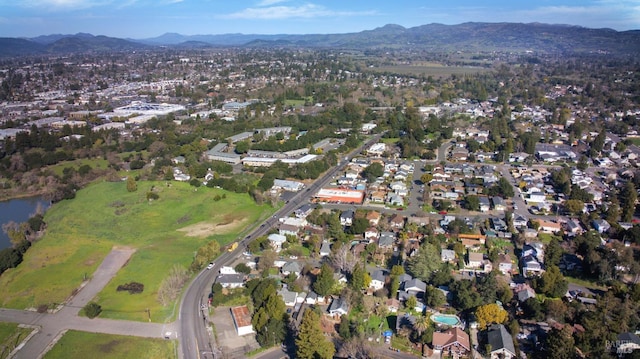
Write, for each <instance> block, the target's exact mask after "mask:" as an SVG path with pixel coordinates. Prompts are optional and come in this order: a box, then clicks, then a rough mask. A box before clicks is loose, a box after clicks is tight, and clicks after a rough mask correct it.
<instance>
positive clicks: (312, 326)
mask: <svg viewBox="0 0 640 359" xmlns="http://www.w3.org/2000/svg"><path fill="white" fill-rule="evenodd" d="M335 351H336V349H335V347H334V346H333V343H331V342H330V341H328V340H327V339H326V338H325V337H324V335H323V333H322V328H321V327H320V316H319V315H318V314H316V312H314V311H313V310H306V311H305V312H304V315H303V316H302V322H301V323H300V330H299V332H298V337H297V338H296V357H297V358H300V359H331V358H333V354H334V353H335Z"/></svg>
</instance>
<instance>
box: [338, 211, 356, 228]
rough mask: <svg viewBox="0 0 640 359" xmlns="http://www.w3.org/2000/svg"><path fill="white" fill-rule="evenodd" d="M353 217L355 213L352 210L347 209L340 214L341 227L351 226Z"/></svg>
mask: <svg viewBox="0 0 640 359" xmlns="http://www.w3.org/2000/svg"><path fill="white" fill-rule="evenodd" d="M353 217H355V212H353V210H351V209H348V210H346V211H343V212H342V213H340V224H341V225H343V226H347V227H349V226H351V225H352V224H353Z"/></svg>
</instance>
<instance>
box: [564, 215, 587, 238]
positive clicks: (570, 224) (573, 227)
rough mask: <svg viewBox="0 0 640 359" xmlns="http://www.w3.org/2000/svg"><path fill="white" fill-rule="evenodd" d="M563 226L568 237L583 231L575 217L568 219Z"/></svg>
mask: <svg viewBox="0 0 640 359" xmlns="http://www.w3.org/2000/svg"><path fill="white" fill-rule="evenodd" d="M564 228H565V230H566V232H567V235H568V236H569V237H574V236H577V235H579V234H582V232H584V229H583V228H582V225H581V224H580V221H578V220H577V219H570V220H568V221H567V223H566V224H565V226H564Z"/></svg>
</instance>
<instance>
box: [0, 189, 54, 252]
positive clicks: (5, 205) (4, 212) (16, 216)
mask: <svg viewBox="0 0 640 359" xmlns="http://www.w3.org/2000/svg"><path fill="white" fill-rule="evenodd" d="M49 206H50V203H49V201H46V200H44V199H43V198H42V197H29V198H17V199H12V200H9V201H2V202H0V225H4V224H5V223H9V222H11V221H13V222H16V223H22V222H26V221H27V220H28V219H29V218H30V217H31V216H32V215H34V214H35V213H36V210H37V208H38V207H41V208H42V209H47V208H49ZM8 247H11V241H9V236H7V234H6V233H4V231H3V230H2V229H1V228H0V250H2V249H5V248H8Z"/></svg>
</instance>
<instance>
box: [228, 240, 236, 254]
mask: <svg viewBox="0 0 640 359" xmlns="http://www.w3.org/2000/svg"><path fill="white" fill-rule="evenodd" d="M236 248H238V242H233V243H231V245H230V246H229V249H227V251H229V252H233V251H235V250H236Z"/></svg>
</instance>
